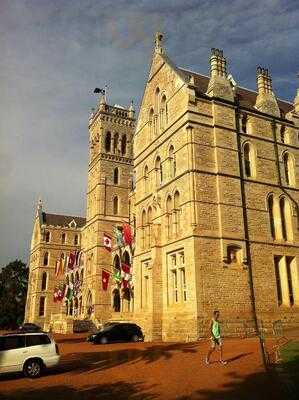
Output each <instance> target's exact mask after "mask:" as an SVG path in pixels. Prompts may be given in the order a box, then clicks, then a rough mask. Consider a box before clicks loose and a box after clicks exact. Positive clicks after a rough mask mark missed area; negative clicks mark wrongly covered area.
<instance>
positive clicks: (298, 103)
mask: <svg viewBox="0 0 299 400" xmlns="http://www.w3.org/2000/svg"><path fill="white" fill-rule="evenodd" d="M297 78H298V79H299V73H298V74H297ZM294 109H295V112H296V113H298V114H299V88H298V89H297V94H296V97H295V99H294Z"/></svg>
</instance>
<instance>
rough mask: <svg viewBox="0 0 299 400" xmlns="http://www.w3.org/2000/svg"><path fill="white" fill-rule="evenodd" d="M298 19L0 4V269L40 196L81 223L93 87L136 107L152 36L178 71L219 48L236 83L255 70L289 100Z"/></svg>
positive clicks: (272, 11)
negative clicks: (266, 72)
mask: <svg viewBox="0 0 299 400" xmlns="http://www.w3.org/2000/svg"><path fill="white" fill-rule="evenodd" d="M298 21H299V1H298V0H288V1H287V0H184V1H182V0H165V1H164V0H159V1H158V0H146V1H145V0H119V1H118V0H0V54H1V57H0V266H4V265H6V264H7V263H8V262H9V261H12V260H14V259H16V258H19V259H22V260H23V261H24V262H27V260H28V253H29V247H30V240H31V235H32V228H33V220H34V216H35V211H36V205H37V201H38V198H39V197H41V199H42V201H43V207H44V209H45V211H47V212H52V213H58V214H59V213H61V214H67V215H80V216H85V200H86V195H85V193H86V182H87V165H88V127H87V121H88V116H89V113H90V109H91V108H92V107H95V106H96V103H97V98H96V96H95V95H94V94H93V89H94V88H95V87H104V85H105V84H107V85H108V88H109V89H108V101H109V103H110V104H115V103H117V104H121V105H123V106H128V105H129V104H130V101H131V100H133V101H134V103H135V104H136V106H137V107H138V105H139V103H140V101H141V96H142V93H143V88H144V85H145V81H146V77H147V73H148V69H149V64H150V59H151V55H152V50H153V35H154V33H155V31H157V30H159V31H161V32H163V33H164V35H165V41H164V48H165V49H166V52H167V54H168V56H169V57H170V58H171V59H172V60H173V61H174V62H175V64H176V65H178V66H181V67H186V68H188V69H191V70H193V71H197V72H200V73H203V74H208V73H209V55H210V49H211V48H212V47H216V48H220V49H223V50H224V54H225V56H226V57H227V59H228V70H229V72H230V73H232V75H233V77H234V79H235V81H236V82H237V83H238V85H240V86H245V87H248V88H251V89H255V87H256V82H255V73H256V67H257V66H258V65H261V66H263V67H266V68H269V69H270V71H271V74H272V78H273V86H274V91H275V93H276V95H277V96H278V97H280V98H284V99H287V100H289V101H292V100H293V98H294V96H295V92H296V89H297V87H298V86H299V81H298V80H297V79H296V74H297V72H298V71H299V52H298V43H299V25H298Z"/></svg>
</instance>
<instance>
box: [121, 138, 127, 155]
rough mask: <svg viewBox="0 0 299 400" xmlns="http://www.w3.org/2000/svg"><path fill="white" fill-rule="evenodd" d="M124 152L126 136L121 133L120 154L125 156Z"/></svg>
mask: <svg viewBox="0 0 299 400" xmlns="http://www.w3.org/2000/svg"><path fill="white" fill-rule="evenodd" d="M126 152H127V136H126V135H122V138H121V154H122V155H123V156H125V155H126Z"/></svg>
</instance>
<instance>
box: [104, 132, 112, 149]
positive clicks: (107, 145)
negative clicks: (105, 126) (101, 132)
mask: <svg viewBox="0 0 299 400" xmlns="http://www.w3.org/2000/svg"><path fill="white" fill-rule="evenodd" d="M105 150H106V151H107V153H109V152H110V151H111V133H110V132H107V133H106V137H105Z"/></svg>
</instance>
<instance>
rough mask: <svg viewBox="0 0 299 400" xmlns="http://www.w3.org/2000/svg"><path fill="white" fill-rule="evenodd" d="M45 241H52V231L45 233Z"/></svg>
mask: <svg viewBox="0 0 299 400" xmlns="http://www.w3.org/2000/svg"><path fill="white" fill-rule="evenodd" d="M45 241H46V243H49V242H50V232H49V231H47V232H46V234H45Z"/></svg>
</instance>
